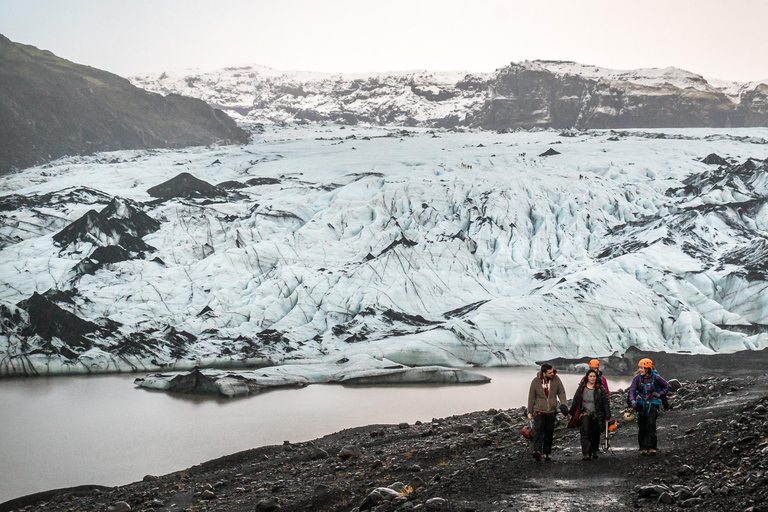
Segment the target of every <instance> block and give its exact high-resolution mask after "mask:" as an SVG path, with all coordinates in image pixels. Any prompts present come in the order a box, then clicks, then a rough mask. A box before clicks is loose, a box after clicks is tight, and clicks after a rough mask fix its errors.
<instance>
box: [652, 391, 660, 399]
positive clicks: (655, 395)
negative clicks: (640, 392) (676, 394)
mask: <svg viewBox="0 0 768 512" xmlns="http://www.w3.org/2000/svg"><path fill="white" fill-rule="evenodd" d="M651 396H652V397H653V398H659V396H660V395H659V394H658V393H657V392H655V391H654V392H653V394H652V395H651Z"/></svg>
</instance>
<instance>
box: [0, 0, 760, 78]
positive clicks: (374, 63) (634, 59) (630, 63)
mask: <svg viewBox="0 0 768 512" xmlns="http://www.w3.org/2000/svg"><path fill="white" fill-rule="evenodd" d="M766 20H768V1H766V0H729V1H716V0H642V1H628V0H592V1H590V0H583V1H580V0H526V1H516V0H506V1H502V0H473V1H468V0H456V1H454V0H386V1H381V0H316V1H311V0H251V1H246V0H215V1H213V0H47V1H44V0H0V34H3V35H5V36H6V37H8V38H9V39H11V40H12V41H15V42H20V43H25V44H30V45H33V46H36V47H38V48H41V49H46V50H50V51H52V52H53V53H55V54H56V55H58V56H60V57H64V58H66V59H69V60H71V61H74V62H77V63H80V64H87V65H90V66H93V67H96V68H101V69H105V70H107V71H111V72H114V73H117V74H119V75H122V76H126V77H127V76H131V75H134V74H137V73H141V72H160V71H173V70H181V69H187V68H200V69H203V70H212V69H217V68H221V67H226V66H238V65H247V64H261V65H264V66H269V67H272V68H276V69H282V70H300V71H327V72H366V71H396V70H409V69H429V70H444V71H493V70H494V69H497V68H499V67H502V66H505V65H507V64H508V63H509V62H520V61H523V60H526V59H527V60H534V59H552V60H573V61H577V62H581V63H584V64H593V65H597V66H602V67H608V68H614V69H633V68H640V67H667V66H676V67H680V68H683V69H686V70H688V71H692V72H694V73H698V74H701V75H704V76H705V77H716V78H723V79H731V80H737V81H742V82H744V81H752V80H762V79H767V78H768V30H766V28H765V23H766Z"/></svg>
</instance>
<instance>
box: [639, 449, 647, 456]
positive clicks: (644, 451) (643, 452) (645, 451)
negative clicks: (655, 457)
mask: <svg viewBox="0 0 768 512" xmlns="http://www.w3.org/2000/svg"><path fill="white" fill-rule="evenodd" d="M640 455H643V456H645V455H648V450H640Z"/></svg>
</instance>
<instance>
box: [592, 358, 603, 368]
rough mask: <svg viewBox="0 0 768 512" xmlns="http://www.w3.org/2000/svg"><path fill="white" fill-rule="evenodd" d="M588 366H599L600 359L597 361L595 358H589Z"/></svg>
mask: <svg viewBox="0 0 768 512" xmlns="http://www.w3.org/2000/svg"><path fill="white" fill-rule="evenodd" d="M589 367H590V368H600V361H598V360H597V359H593V360H591V361H590V362H589Z"/></svg>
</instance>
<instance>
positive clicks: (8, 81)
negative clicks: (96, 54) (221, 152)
mask: <svg viewBox="0 0 768 512" xmlns="http://www.w3.org/2000/svg"><path fill="white" fill-rule="evenodd" d="M247 140H248V134H247V133H246V132H245V131H244V130H243V129H242V128H239V127H238V126H237V125H236V124H235V122H234V121H233V120H232V119H231V118H230V117H229V116H227V115H226V114H225V113H224V112H222V111H220V110H215V109H213V108H211V107H210V106H208V105H207V104H205V103H204V102H201V101H200V100H198V99H193V98H183V97H181V96H178V95H167V96H165V97H163V96H160V95H157V94H154V93H150V92H148V91H144V90H142V89H139V88H136V87H134V86H133V85H131V83H130V82H129V81H128V80H127V79H125V78H122V77H119V76H118V75H115V74H112V73H109V72H106V71H102V70H99V69H96V68H92V67H90V66H84V65H80V64H76V63H73V62H70V61H68V60H65V59H62V58H59V57H57V56H55V55H54V54H53V53H51V52H49V51H47V50H39V49H38V48H35V47H34V46H29V45H22V44H18V43H14V42H12V41H11V40H9V39H8V38H6V37H4V36H2V35H0V174H7V173H9V172H12V171H14V170H18V169H23V168H26V167H31V166H33V165H38V164H43V163H46V162H49V161H51V160H55V159H56V158H59V157H62V156H65V155H69V156H73V155H81V154H91V153H94V152H97V151H114V150H122V149H149V148H170V147H183V146H190V145H206V144H214V143H221V144H229V143H244V142H247Z"/></svg>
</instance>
